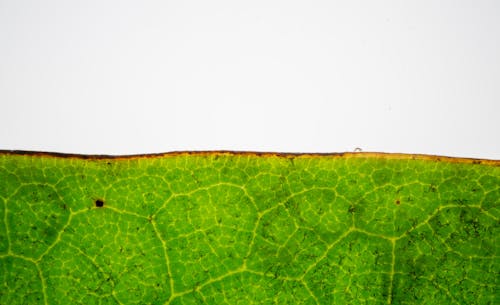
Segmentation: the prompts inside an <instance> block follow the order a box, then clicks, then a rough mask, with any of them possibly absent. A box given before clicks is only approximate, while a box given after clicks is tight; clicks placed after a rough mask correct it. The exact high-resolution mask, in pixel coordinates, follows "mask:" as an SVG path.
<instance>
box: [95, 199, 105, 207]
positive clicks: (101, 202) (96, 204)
mask: <svg viewBox="0 0 500 305" xmlns="http://www.w3.org/2000/svg"><path fill="white" fill-rule="evenodd" d="M95 206H96V207H98V208H102V207H103V206H104V201H103V200H102V199H96V201H95Z"/></svg>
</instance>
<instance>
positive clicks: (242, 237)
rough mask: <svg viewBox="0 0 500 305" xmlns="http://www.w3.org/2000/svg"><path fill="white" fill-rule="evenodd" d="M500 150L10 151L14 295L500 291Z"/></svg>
mask: <svg viewBox="0 0 500 305" xmlns="http://www.w3.org/2000/svg"><path fill="white" fill-rule="evenodd" d="M499 217H500V162H499V161H487V160H471V159H453V158H444V157H430V156H416V155H385V154H369V153H368V154H366V153H355V154H344V155H341V154H339V155H290V154H289V155H286V154H284V155H279V154H255V153H229V152H212V153H171V154H165V155H155V156H135V157H118V158H112V157H92V156H71V155H55V154H44V153H13V152H1V153H0V219H1V225H0V283H1V285H2V286H1V287H0V304H9V305H10V304H498V303H499V302H498V301H499V300H498V295H499V276H498V274H499V272H500V268H499V264H500V261H499V250H500V246H499V245H500V241H499V238H498V236H499V235H500V234H499V233H500V232H499V221H498V218H499Z"/></svg>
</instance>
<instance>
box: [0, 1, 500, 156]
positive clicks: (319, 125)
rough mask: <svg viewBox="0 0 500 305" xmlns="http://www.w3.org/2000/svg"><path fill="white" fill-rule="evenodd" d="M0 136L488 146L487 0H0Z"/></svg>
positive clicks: (76, 146)
mask: <svg viewBox="0 0 500 305" xmlns="http://www.w3.org/2000/svg"><path fill="white" fill-rule="evenodd" d="M0 106H1V107H0V149H23V150H43V151H58V152H67V153H92V154H136V153H156V152H166V151H172V150H215V149H228V150H253V151H281V152H341V151H353V150H354V149H355V148H356V147H360V148H362V149H363V150H364V151H383V152H404V153H426V154H440V155H450V156H461V157H479V158H490V159H500V136H499V131H500V1H498V0H493V1H477V0H475V1H457V0H450V1H437V0H430V1H422V0H419V1H400V0H397V1H352V0H350V1H310V0H308V1H270V0H266V1H255V0H254V1H66V0H65V1H5V0H0Z"/></svg>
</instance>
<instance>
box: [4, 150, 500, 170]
mask: <svg viewBox="0 0 500 305" xmlns="http://www.w3.org/2000/svg"><path fill="white" fill-rule="evenodd" d="M1 155H13V156H23V155H24V156H33V157H53V158H67V159H86V160H110V159H112V160H131V159H146V158H166V157H177V156H207V157H211V156H212V157H215V156H245V157H246V156H248V157H259V158H260V157H262V158H284V159H295V158H318V157H321V158H371V159H389V160H390V159H397V160H426V161H434V162H448V163H470V164H482V165H490V166H500V160H493V159H478V158H462V157H449V156H439V155H426V154H406V153H385V152H338V153H289V152H259V151H232V150H200V151H171V152H164V153H151V154H133V155H85V154H72V153H60V152H46V151H28V150H0V156H1Z"/></svg>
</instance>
